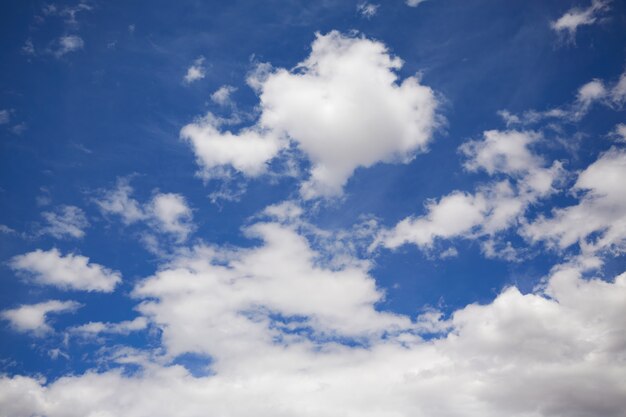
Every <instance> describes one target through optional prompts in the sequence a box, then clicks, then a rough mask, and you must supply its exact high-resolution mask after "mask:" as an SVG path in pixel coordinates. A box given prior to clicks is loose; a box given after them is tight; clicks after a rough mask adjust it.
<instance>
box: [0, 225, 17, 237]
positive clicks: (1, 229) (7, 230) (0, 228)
mask: <svg viewBox="0 0 626 417" xmlns="http://www.w3.org/2000/svg"><path fill="white" fill-rule="evenodd" d="M0 233H3V234H5V235H12V234H15V233H16V232H15V230H13V229H11V228H10V227H9V226H7V225H5V224H0Z"/></svg>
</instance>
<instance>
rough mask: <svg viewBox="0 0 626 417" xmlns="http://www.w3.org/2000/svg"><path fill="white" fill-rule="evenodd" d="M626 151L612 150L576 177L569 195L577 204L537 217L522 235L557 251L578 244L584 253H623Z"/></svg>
mask: <svg viewBox="0 0 626 417" xmlns="http://www.w3.org/2000/svg"><path fill="white" fill-rule="evenodd" d="M624 178H626V151H625V150H624V149H618V148H612V149H610V150H609V151H607V152H605V153H604V154H603V155H601V157H600V158H599V159H598V160H597V161H596V162H594V163H593V164H591V165H590V166H589V167H588V168H587V169H585V170H584V171H583V172H581V173H580V175H579V176H578V180H577V181H576V184H575V185H574V187H573V189H572V191H573V192H575V193H577V194H578V195H580V200H579V202H578V204H576V205H573V206H570V207H565V208H558V209H554V210H553V211H552V215H551V216H549V217H544V216H540V217H539V218H538V219H537V220H536V221H534V222H533V223H531V224H529V225H527V226H526V227H525V228H524V230H523V233H524V235H525V236H526V237H528V238H529V239H531V240H533V241H547V242H548V243H553V244H555V245H556V246H558V247H559V248H566V247H568V246H570V245H573V244H575V243H579V244H580V246H581V247H582V249H583V250H585V251H591V252H594V251H597V250H602V249H607V248H614V249H618V250H624V248H625V246H624V244H625V243H626V193H624V183H623V180H624Z"/></svg>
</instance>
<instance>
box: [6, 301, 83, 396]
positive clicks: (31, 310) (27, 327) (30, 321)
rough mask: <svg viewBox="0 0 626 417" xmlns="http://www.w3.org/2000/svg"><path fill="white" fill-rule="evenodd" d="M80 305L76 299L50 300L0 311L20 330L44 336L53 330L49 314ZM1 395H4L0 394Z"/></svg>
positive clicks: (62, 311)
mask: <svg viewBox="0 0 626 417" xmlns="http://www.w3.org/2000/svg"><path fill="white" fill-rule="evenodd" d="M80 306H81V305H80V304H79V303H77V302H75V301H59V300H50V301H46V302H43V303H39V304H30V305H22V306H20V307H17V308H14V309H10V310H4V311H2V313H0V317H2V319H4V320H8V321H9V323H10V324H11V327H12V328H13V329H15V330H17V331H19V332H32V333H33V334H35V335H37V336H43V335H44V334H46V333H49V332H51V331H52V327H50V325H49V324H48V322H47V318H48V315H49V314H53V313H54V314H58V313H68V312H73V311H75V310H76V309H78V308H79V307H80ZM1 397H2V395H0V398H1ZM1 401H2V400H0V402H1Z"/></svg>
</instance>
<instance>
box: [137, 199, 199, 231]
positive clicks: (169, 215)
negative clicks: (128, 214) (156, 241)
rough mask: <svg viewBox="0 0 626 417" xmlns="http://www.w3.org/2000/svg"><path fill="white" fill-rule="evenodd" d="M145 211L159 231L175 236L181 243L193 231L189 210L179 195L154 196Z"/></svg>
mask: <svg viewBox="0 0 626 417" xmlns="http://www.w3.org/2000/svg"><path fill="white" fill-rule="evenodd" d="M147 211H148V212H149V213H150V215H151V216H152V218H153V222H154V224H155V225H156V227H157V228H158V229H159V230H160V231H162V232H164V233H170V234H173V235H176V236H178V238H179V240H181V241H183V240H185V239H187V236H188V235H189V234H190V233H191V231H192V230H193V224H192V222H191V220H192V217H193V215H192V212H191V209H190V208H189V206H188V205H187V202H186V201H185V198H184V197H183V196H181V195H180V194H173V193H166V194H157V195H155V196H154V198H153V199H152V201H151V202H150V205H149V207H148V209H147Z"/></svg>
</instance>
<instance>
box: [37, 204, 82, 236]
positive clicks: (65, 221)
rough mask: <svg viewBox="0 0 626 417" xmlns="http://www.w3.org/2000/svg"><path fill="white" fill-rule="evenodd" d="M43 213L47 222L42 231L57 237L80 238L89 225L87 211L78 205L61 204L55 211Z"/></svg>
mask: <svg viewBox="0 0 626 417" xmlns="http://www.w3.org/2000/svg"><path fill="white" fill-rule="evenodd" d="M41 215H42V216H43V218H44V219H45V220H46V222H47V225H46V226H45V227H44V228H43V229H41V233H44V234H49V235H50V236H52V237H54V238H56V239H65V238H75V239H80V238H82V237H83V236H85V229H86V228H87V227H89V221H88V220H87V217H86V216H85V212H84V211H83V210H82V209H80V208H79V207H76V206H60V207H58V208H57V209H56V210H55V211H46V212H43V213H41Z"/></svg>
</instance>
